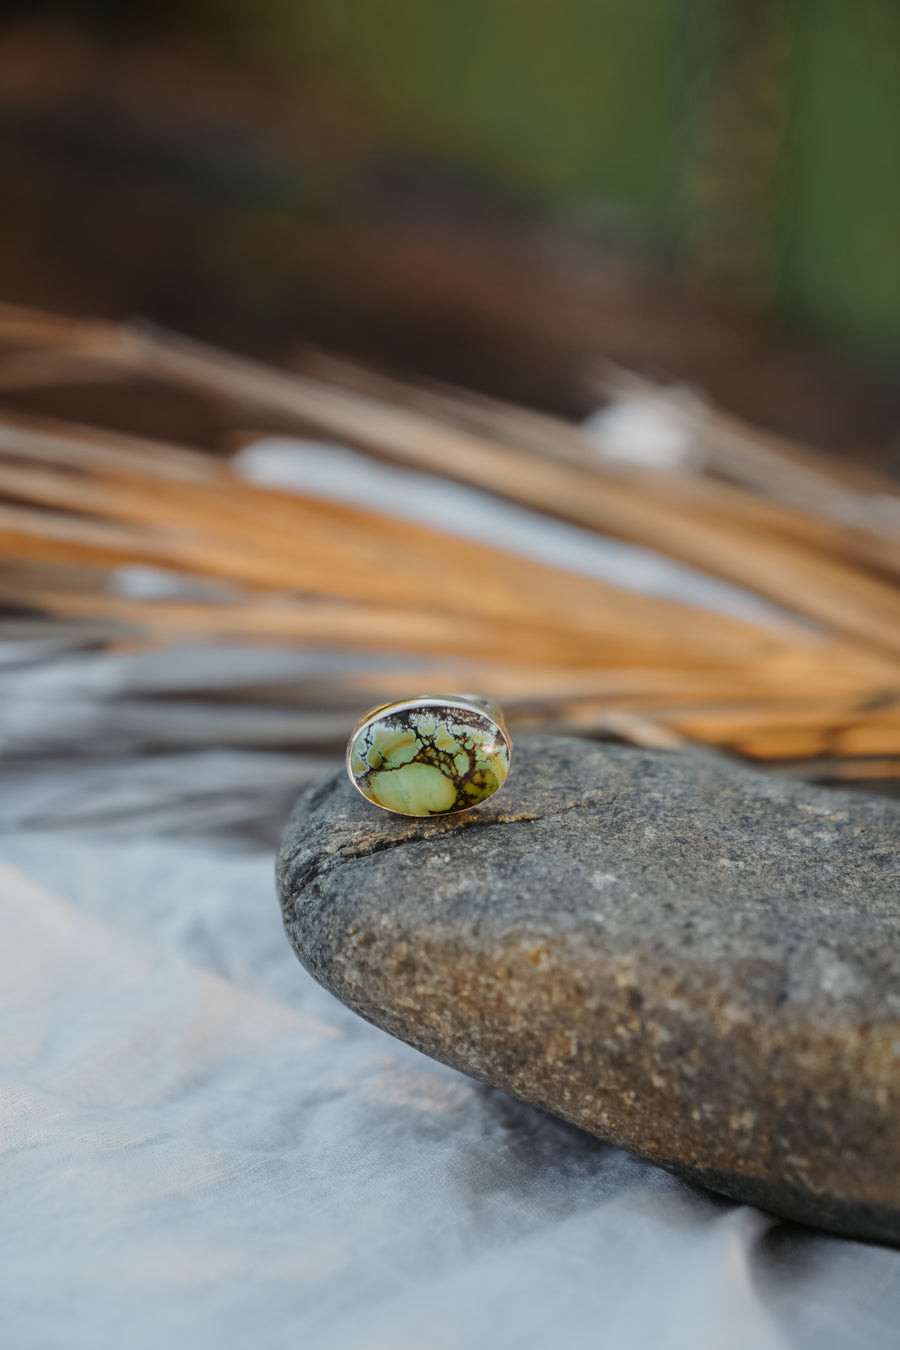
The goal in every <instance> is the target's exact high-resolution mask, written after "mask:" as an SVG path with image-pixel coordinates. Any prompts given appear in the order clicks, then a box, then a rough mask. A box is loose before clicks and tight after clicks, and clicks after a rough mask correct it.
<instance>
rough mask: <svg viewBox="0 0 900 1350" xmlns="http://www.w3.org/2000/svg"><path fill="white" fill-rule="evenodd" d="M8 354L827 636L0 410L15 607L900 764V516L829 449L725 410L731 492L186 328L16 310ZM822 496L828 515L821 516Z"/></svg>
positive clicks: (35, 379)
mask: <svg viewBox="0 0 900 1350" xmlns="http://www.w3.org/2000/svg"><path fill="white" fill-rule="evenodd" d="M3 352H5V353H6V354H5V355H2V356H0V387H6V388H8V389H11V390H12V389H15V388H22V387H25V386H26V385H30V386H31V387H32V388H35V387H39V386H40V385H41V384H46V383H53V382H58V381H60V380H71V379H73V378H77V379H83V380H89V381H91V382H96V383H102V382H103V381H105V380H108V379H110V378H114V379H120V380H132V379H135V378H137V379H141V380H145V379H152V380H154V381H156V382H160V383H162V384H165V383H169V384H171V385H177V386H181V387H186V388H188V389H192V390H194V391H198V392H200V393H202V394H203V395H204V396H206V397H215V398H216V399H218V400H219V401H220V403H221V404H222V405H223V406H226V407H228V408H230V409H231V414H232V421H233V423H234V424H235V435H236V433H237V426H238V424H239V419H240V420H243V421H244V422H246V418H247V416H248V415H249V416H251V417H259V418H261V419H262V420H263V421H264V422H265V424H266V425H269V426H272V425H274V426H276V427H280V428H281V429H283V430H288V431H294V432H296V431H302V432H308V431H309V430H315V431H316V432H318V433H319V434H322V433H325V434H326V435H328V436H330V437H332V438H335V439H339V440H342V441H345V442H349V443H351V444H355V445H357V446H359V447H361V448H363V449H364V450H367V451H368V452H370V453H375V454H378V455H380V456H383V457H385V458H388V459H391V460H394V461H398V462H400V463H404V464H406V465H408V466H409V467H412V468H415V469H420V470H422V469H424V470H427V471H429V472H432V473H438V474H442V475H444V476H448V477H453V478H456V479H459V480H462V481H464V482H467V483H470V484H472V485H474V486H476V487H479V488H482V489H486V490H488V491H490V492H493V493H495V494H496V495H500V496H503V497H506V498H507V499H510V500H516V501H519V502H523V503H525V504H527V505H529V506H531V507H532V508H534V509H537V510H540V511H543V512H545V513H550V514H554V515H558V516H561V517H563V518H566V519H569V520H574V521H577V522H578V523H580V524H582V525H587V526H588V527H589V528H593V529H600V530H603V531H605V532H608V533H611V534H614V535H618V536H620V537H623V538H628V539H631V540H634V541H635V542H638V543H642V544H646V545H649V546H651V547H653V548H655V549H657V550H661V551H664V552H669V553H670V554H671V555H672V556H673V557H677V558H679V559H681V560H682V561H687V562H690V563H693V564H695V565H700V566H701V567H702V568H703V570H705V571H708V572H711V573H713V574H714V575H718V576H720V577H724V578H726V579H729V580H731V581H737V582H738V583H739V584H742V585H744V586H745V587H746V588H747V589H750V590H753V591H755V592H756V593H758V594H760V595H764V596H767V597H768V598H770V599H775V600H776V601H778V602H779V603H781V604H782V605H784V606H786V607H787V608H788V609H792V610H793V611H794V612H796V613H797V614H801V615H804V616H807V617H812V618H814V619H816V620H817V621H818V622H819V623H821V624H824V625H825V629H826V631H825V632H819V633H816V632H813V631H810V630H809V629H808V628H807V627H805V626H803V625H802V624H800V623H795V622H792V621H791V620H790V619H788V618H786V619H785V622H784V623H783V624H781V625H780V626H778V627H776V628H774V629H773V631H771V632H763V631H762V630H761V629H759V628H757V627H755V626H752V625H750V624H748V623H742V622H739V621H737V620H733V619H727V618H723V617H722V616H718V615H713V614H709V613H706V612H705V611H700V610H696V609H693V608H690V607H687V606H684V605H680V604H676V603H672V602H668V601H662V600H656V599H651V598H648V597H645V596H637V595H633V594H628V593H626V592H624V591H621V590H618V589H617V588H615V587H611V586H606V585H603V584H602V583H599V582H595V581H592V580H589V579H586V578H584V577H580V576H575V575H573V574H571V573H569V572H566V571H563V570H560V569H556V568H552V567H548V566H545V565H543V564H540V563H536V562H531V561H527V560H524V559H520V558H516V557H512V556H511V555H509V554H507V553H506V552H504V551H503V550H502V549H497V548H492V547H491V546H490V545H489V543H484V544H477V545H476V544H473V543H469V542H467V541H464V540H460V539H459V538H457V537H454V536H451V535H444V534H441V533H440V532H438V531H434V530H429V529H426V528H424V527H421V526H417V525H414V524H411V523H409V522H406V521H400V520H396V519H389V518H387V517H385V516H382V515H379V514H377V513H374V512H369V511H363V510H360V509H358V508H355V507H349V506H346V505H342V504H339V503H336V502H324V501H321V500H318V499H313V498H308V497H302V496H297V495H294V494H284V493H280V492H276V491H273V490H271V489H266V488H260V487H255V486H252V485H250V484H247V483H245V482H242V481H240V480H238V479H237V478H235V477H234V476H233V475H232V474H231V472H230V470H229V468H228V465H227V463H226V462H223V460H222V458H221V457H220V456H217V455H215V454H210V453H205V452H200V451H197V450H194V449H188V448H183V447H177V446H171V445H169V444H168V443H158V442H148V441H146V440H142V439H141V438H139V437H136V436H133V435H124V434H120V433H116V432H110V431H100V430H97V429H95V428H88V427H78V426H73V425H70V424H68V423H60V422H58V421H57V422H53V421H51V420H49V419H42V418H39V417H34V416H31V417H28V416H24V415H22V414H18V413H17V414H14V415H13V414H10V415H3V416H0V497H5V499H6V500H5V503H0V559H4V560H5V562H4V564H3V572H2V575H0V599H5V600H6V602H7V603H8V604H10V605H17V606H20V607H29V608H30V609H32V610H33V611H36V612H40V611H44V612H47V613H51V614H54V615H56V616H58V619H59V622H60V625H61V627H62V626H65V625H68V628H67V629H66V631H68V632H76V633H77V632H87V631H92V632H100V633H105V634H108V635H111V637H112V638H113V639H114V640H118V641H121V640H123V639H124V640H133V639H138V638H139V639H140V640H141V641H143V642H147V641H150V642H165V641H183V640H188V639H189V640H194V641H196V640H197V639H198V638H199V639H202V640H209V641H214V642H223V641H236V640H240V641H252V642H263V643H271V642H280V643H282V642H289V643H302V644H305V645H313V646H318V647H323V648H328V649H332V648H333V649H335V650H352V651H355V652H359V653H360V654H362V653H365V652H370V653H385V654H394V655H397V654H399V653H403V654H404V660H405V662H406V664H405V665H404V667H403V668H402V670H398V671H397V672H395V673H394V674H393V675H392V674H391V672H390V671H387V670H386V669H385V668H383V667H382V668H380V669H378V670H376V669H368V670H367V669H365V668H362V669H359V670H354V671H350V672H347V671H342V672H341V673H340V675H337V676H336V677H335V679H334V680H332V681H329V684H328V689H327V690H326V691H323V689H322V686H321V681H319V683H318V684H317V683H316V681H315V680H312V681H309V682H307V683H306V684H303V685H299V686H297V687H295V688H294V689H292V690H290V691H288V694H287V697H288V700H289V701H296V700H298V699H300V700H302V699H304V698H310V697H312V696H313V695H315V696H316V697H326V696H327V697H335V696H341V691H342V690H343V691H344V695H343V696H346V697H348V698H354V697H355V696H356V693H355V692H354V691H356V692H357V693H358V692H359V691H362V690H364V689H368V690H372V691H375V690H377V692H378V693H379V695H380V694H382V693H388V692H390V689H391V687H398V686H399V683H400V682H401V681H402V682H403V685H404V687H406V686H407V683H408V680H409V678H410V670H411V667H410V665H409V662H410V661H413V662H415V661H416V660H424V661H428V662H429V663H430V664H429V668H428V680H427V683H428V685H429V686H430V687H436V684H435V680H434V679H433V678H432V676H436V675H437V674H438V673H439V672H443V673H444V674H445V675H446V678H441V679H440V681H439V682H440V683H441V684H442V685H445V686H446V687H463V686H465V687H481V688H490V689H492V690H493V691H494V692H495V693H496V694H497V695H498V696H500V697H502V698H505V699H509V700H512V703H511V705H510V709H509V711H510V716H511V718H512V719H514V721H515V722H516V724H517V725H523V726H524V725H528V724H529V722H531V723H532V724H535V723H537V724H539V725H541V726H542V727H543V728H544V729H547V728H552V727H553V726H558V727H561V728H567V729H570V730H576V731H580V732H582V734H614V735H622V736H624V737H625V738H626V739H631V740H633V741H635V742H636V743H639V744H648V745H649V744H653V745H670V746H675V745H678V744H681V743H682V741H683V738H684V737H688V738H690V739H693V740H699V741H702V742H705V743H706V744H708V745H712V746H718V747H721V748H723V749H728V750H732V751H737V752H739V753H742V754H745V755H749V756H752V757H756V758H759V759H777V760H784V761H786V762H792V761H794V760H799V759H802V758H804V757H813V756H817V757H820V758H821V757H823V756H825V757H827V760H828V762H829V763H840V764H843V765H844V767H843V768H842V769H841V772H842V773H849V772H850V770H849V769H848V768H847V766H848V765H854V766H855V769H854V772H855V773H856V774H857V776H859V777H867V776H870V777H878V776H884V777H888V776H891V774H892V773H893V767H892V766H894V765H895V764H896V763H897V759H896V758H892V756H893V757H897V756H900V713H898V704H897V698H898V693H897V691H898V689H900V664H898V659H897V657H898V654H900V598H898V594H897V591H896V589H895V588H893V587H892V586H891V585H890V584H889V583H888V581H887V580H886V577H887V576H888V575H890V573H891V571H892V570H893V569H894V568H895V566H896V564H897V559H898V554H897V547H896V536H894V535H892V534H891V531H890V529H887V528H886V527H885V522H887V523H888V524H889V523H890V520H891V519H892V517H891V513H890V510H887V511H882V512H881V514H880V515H879V516H878V520H877V522H875V523H874V525H873V528H871V529H869V528H867V527H866V521H865V520H864V519H863V520H860V518H859V510H858V506H859V502H860V501H861V500H863V499H864V498H865V494H866V493H868V494H872V493H876V492H877V493H880V494H881V495H882V496H884V497H885V498H886V499H890V501H893V502H896V498H895V497H892V496H891V489H890V487H889V486H885V485H884V484H882V483H881V480H878V479H877V478H873V477H872V476H871V475H869V476H867V475H866V474H865V473H864V474H862V475H859V474H853V473H850V474H849V476H848V477H847V481H846V482H845V481H844V477H843V474H844V471H843V470H841V471H840V472H833V471H832V469H831V467H830V463H829V462H827V461H826V460H825V457H823V456H816V455H815V454H813V453H812V452H805V451H803V450H802V448H795V447H792V446H790V445H788V444H787V443H781V442H778V440H777V438H767V437H764V436H762V435H761V434H759V435H757V434H756V433H755V432H754V431H753V429H747V428H743V426H742V424H740V423H738V422H737V421H736V419H728V418H727V417H725V418H723V420H721V421H719V420H716V418H717V415H713V414H709V415H708V416H706V417H705V418H704V419H703V422H702V425H701V426H700V427H698V428H697V434H698V435H701V434H703V435H706V436H707V437H712V438H713V440H714V441H715V446H716V449H715V455H717V456H718V458H717V459H716V460H715V465H716V469H717V471H723V472H725V471H726V470H727V473H728V475H729V476H730V477H731V478H732V479H733V481H732V482H728V483H726V482H720V481H717V480H716V479H713V478H708V477H703V476H702V475H700V476H697V475H686V474H685V475H679V474H673V473H666V474H651V473H647V472H643V473H635V472H633V471H628V470H623V469H622V468H621V467H620V466H615V465H610V464H605V463H603V461H597V459H596V457H595V456H594V452H593V451H592V449H591V447H590V445H589V443H588V442H587V440H586V438H585V437H584V436H583V435H582V433H581V432H580V431H579V430H578V428H576V427H572V426H569V425H568V424H566V423H562V422H559V421H558V420H557V419H554V418H549V417H546V416H544V415H542V414H536V413H532V412H529V411H527V410H524V409H515V408H509V407H508V406H507V405H503V404H500V403H497V402H496V401H493V400H486V399H480V398H476V397H475V396H471V395H464V394H460V393H459V392H458V391H450V390H443V389H434V388H432V389H425V390H422V389H418V388H415V387H412V386H406V385H402V384H400V383H399V382H397V381H388V380H385V379H384V377H381V376H375V375H372V374H371V373H369V372H360V371H358V370H356V369H355V368H348V367H346V366H343V365H335V364H332V366H331V369H330V372H329V366H328V363H327V362H325V361H323V359H322V358H316V364H315V366H314V369H315V370H317V371H318V374H317V375H315V376H311V375H309V374H305V375H291V374H288V373H286V372H282V371H276V370H269V369H267V368H265V367H260V366H258V365H255V364H254V363H252V362H247V361H243V360H241V359H240V358H236V357H231V356H227V355H225V354H220V353H216V352H214V351H211V350H209V349H207V348H203V347H199V346H198V345H197V344H193V343H189V342H186V341H184V340H182V339H175V338H170V337H169V336H167V335H166V336H162V335H155V334H153V333H149V332H145V331H136V330H128V329H117V328H114V327H112V326H110V325H107V324H102V323H100V324H84V323H79V322H77V321H74V320H60V319H56V318H55V317H54V316H47V315H37V314H31V313H28V312H27V311H22V310H12V309H10V308H8V307H7V308H0V353H3ZM710 428H712V430H710ZM726 461H727V463H726ZM773 463H774V466H775V467H774V468H773V467H772V466H773ZM728 466H730V467H728ZM770 471H771V480H772V491H771V493H770V494H769V495H768V496H767V495H766V494H765V493H762V492H761V491H760V489H761V487H762V479H763V478H764V477H765V475H766V474H769V473H770ZM755 480H760V481H755ZM798 484H799V486H798ZM804 485H805V486H806V487H807V488H809V489H810V491H812V490H813V488H814V489H815V491H814V497H815V500H816V501H822V502H824V503H825V506H824V509H823V510H822V511H821V512H819V511H813V510H801V509H800V508H799V507H798V505H797V501H796V500H795V499H796V497H797V496H798V494H799V493H800V492H801V489H802V487H803V486H804ZM854 494H855V495H854ZM771 497H774V498H776V499H777V500H771V499H770V498H771ZM848 503H849V504H848ZM135 562H138V563H144V564H149V565H151V566H153V567H156V568H163V569H168V570H169V571H170V572H171V573H174V574H178V575H183V576H184V577H185V579H186V581H188V582H190V578H191V577H193V578H194V579H195V580H197V581H198V583H199V582H201V581H202V579H203V578H206V579H207V583H206V584H216V585H219V586H220V587H221V585H222V584H223V583H224V584H225V590H224V591H221V590H220V592H218V593H217V594H216V596H215V598H210V599H209V601H208V602H207V601H204V600H197V599H196V598H193V597H189V598H185V599H174V598H173V599H169V598H166V597H165V596H162V597H157V598H156V599H143V600H137V599H135V598H133V597H131V596H129V595H128V594H124V593H121V588H119V589H118V590H117V589H116V587H115V586H113V588H112V589H111V588H110V584H109V582H110V577H111V576H114V574H115V570H116V568H118V567H120V566H121V565H123V564H128V563H135ZM190 584H194V583H193V582H191V583H190ZM0 632H2V629H0ZM435 662H436V663H437V664H436V665H435ZM423 682H425V681H424V667H423ZM316 690H318V691H319V692H318V693H317V694H316V692H315V691H316ZM257 697H259V698H261V699H263V700H264V701H265V700H266V699H268V700H270V701H271V699H272V697H273V691H272V690H269V691H262V692H259V693H258V695H257Z"/></svg>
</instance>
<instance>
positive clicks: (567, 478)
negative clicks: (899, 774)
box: [0, 314, 900, 654]
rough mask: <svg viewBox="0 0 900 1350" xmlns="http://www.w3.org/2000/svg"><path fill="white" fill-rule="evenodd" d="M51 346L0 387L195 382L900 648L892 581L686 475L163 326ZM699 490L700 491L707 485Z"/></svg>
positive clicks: (105, 332)
mask: <svg viewBox="0 0 900 1350" xmlns="http://www.w3.org/2000/svg"><path fill="white" fill-rule="evenodd" d="M0 319H2V314H0ZM61 347H62V350H61V351H51V352H49V353H47V354H45V355H44V356H43V357H41V356H40V354H39V355H38V358H34V357H29V358H22V360H20V361H19V364H18V366H15V365H11V364H10V362H11V358H6V360H5V361H4V362H2V363H0V387H7V388H9V387H14V386H15V384H16V383H17V382H19V383H21V382H22V381H23V380H25V379H26V377H28V370H29V369H30V372H31V374H30V378H31V379H32V381H35V380H40V379H41V378H43V379H47V378H50V377H51V375H53V378H59V373H60V371H62V372H63V373H64V372H65V370H66V369H67V366H66V362H71V360H73V359H74V361H75V363H76V366H77V367H78V368H79V369H80V370H81V371H82V372H83V371H84V367H85V364H88V365H89V364H90V363H91V362H93V363H95V366H96V375H97V377H98V378H100V377H101V376H102V375H103V374H104V373H108V374H111V375H113V376H114V377H116V378H120V379H121V378H126V377H133V376H135V375H140V376H143V377H145V378H153V379H160V380H164V381H170V382H172V383H175V384H177V385H182V386H186V387H188V388H192V389H195V390H202V391H204V392H206V393H207V394H213V395H215V396H217V397H218V398H220V399H222V400H224V401H225V402H226V403H230V404H231V405H232V406H234V407H235V408H237V409H243V410H246V411H249V412H251V413H256V414H263V415H266V416H279V417H281V418H283V419H285V420H286V421H287V422H288V424H289V425H292V426H294V427H298V428H302V429H310V428H314V429H316V430H317V431H318V432H319V433H326V434H327V435H329V436H332V437H336V438H338V439H341V440H344V441H346V442H349V443H351V444H354V445H357V446H360V447H361V448H363V449H365V450H368V451H370V452H374V453H376V454H381V455H384V456H386V457H387V458H390V459H393V460H397V461H399V462H402V463H405V464H407V465H409V466H412V467H416V468H425V469H428V470H429V471H430V472H434V473H438V474H443V475H445V476H451V477H454V478H457V479H460V480H462V481H464V482H467V483H470V484H472V485H474V486H477V487H480V488H483V489H485V490H487V491H490V492H493V493H495V494H497V495H501V496H506V497H508V498H511V499H513V500H516V501H519V502H521V503H524V504H525V505H528V506H531V507H534V508H536V509H538V510H542V511H545V512H549V513H551V514H554V515H558V516H560V517H562V518H564V519H568V520H572V521H574V522H576V523H578V524H581V525H586V526H588V527H589V528H591V529H596V530H600V531H603V532H606V533H609V534H613V535H616V536H618V537H621V538H625V539H629V540H632V541H634V542H637V543H641V544H645V545H648V546H650V547H654V548H657V549H661V550H662V551H663V552H666V553H669V554H670V555H671V556H672V557H675V558H678V559H679V560H680V561H682V562H687V563H689V564H691V565H692V566H696V567H699V568H701V569H702V570H704V571H707V572H710V573H712V574H713V575H717V576H720V577H722V578H724V579H726V580H728V581H731V582H733V583H736V584H738V585H741V586H744V587H745V588H747V589H750V590H753V591H755V592H756V593H757V594H759V595H763V596H765V597H766V598H768V599H770V600H773V601H775V602H776V603H777V604H780V605H782V606H783V607H784V608H786V609H788V610H792V611H794V612H796V613H799V614H804V615H806V616H808V617H810V618H813V619H815V620H817V621H818V622H821V623H824V624H827V625H828V626H829V627H830V628H833V629H836V630H838V631H841V632H844V633H846V634H847V635H849V636H852V637H855V638H857V639H858V640H861V641H863V642H865V643H868V644H872V645H875V646H878V647H881V648H883V649H884V650H886V651H890V652H893V653H896V654H900V597H898V594H897V592H896V590H895V589H894V588H893V587H891V586H890V585H888V584H886V583H885V582H882V581H881V580H879V579H878V578H877V577H876V576H874V575H871V574H866V573H864V572H862V571H860V570H859V569H858V568H855V567H853V566H851V565H849V564H848V563H845V562H843V561H842V560H841V559H840V557H835V556H830V555H827V554H825V553H821V552H815V551H813V550H811V549H810V548H808V547H804V546H802V545H801V544H798V543H796V542H794V541H793V540H792V539H790V538H789V537H785V536H783V535H781V534H780V533H779V532H778V531H777V530H773V531H772V533H771V535H770V536H768V537H767V540H766V547H765V549H760V548H759V542H760V541H759V532H760V527H759V525H758V524H757V525H756V526H754V527H750V528H748V526H747V524H746V522H741V521H740V520H738V519H736V518H735V515H734V512H732V513H731V516H730V517H729V515H728V514H727V513H726V514H725V515H724V518H723V515H722V512H721V511H720V510H718V509H717V510H713V509H712V507H711V505H710V503H709V502H708V501H706V503H705V505H700V506H697V505H695V506H694V507H693V508H689V507H688V505H687V503H686V501H685V496H686V495H687V494H688V493H689V492H690V488H689V487H688V486H687V485H688V484H689V483H690V482H691V480H689V479H686V478H685V479H681V480H679V484H678V492H679V494H680V496H679V500H678V503H677V504H678V507H679V509H678V510H673V502H672V500H671V494H672V492H673V491H674V490H675V487H674V484H673V483H672V482H671V481H669V480H668V479H667V480H666V481H665V482H663V483H662V484H661V485H660V486H657V488H656V489H655V491H653V490H651V487H650V481H649V480H648V476H647V475H646V474H645V475H642V476H640V477H638V478H637V479H636V480H634V481H631V480H630V479H629V478H626V477H625V476H622V475H619V474H616V475H611V474H609V473H606V474H605V475H604V474H603V473H602V472H601V470H599V469H598V468H597V467H596V466H593V467H591V468H585V467H583V466H580V465H574V464H568V463H564V462H560V461H555V462H551V461H548V460H547V459H544V458H540V457H538V456H536V455H534V454H531V453H529V452H526V451H522V450H519V449H516V448H515V447H511V446H509V445H504V444H501V443H499V442H496V441H493V440H491V439H489V438H487V437H485V436H483V435H473V434H471V433H466V432H463V431H461V430H459V429H458V428H456V427H453V426H449V425H447V424H442V423H440V422H437V421H435V420H432V419H429V418H427V417H425V416H423V415H422V414H419V413H416V412H414V411H410V410H408V409H406V408H403V407H396V406H388V405H386V404H384V403H382V402H379V401H378V400H376V399H374V398H371V397H367V396H364V395H360V394H356V393H353V392H352V391H345V390H340V389H335V388H333V387H329V386H326V385H324V384H323V383H321V382H317V381H314V380H311V379H309V378H308V377H303V376H296V375H291V374H288V373H286V372H282V371H276V370H272V369H269V368H266V367H263V366H259V365H257V364H255V363H253V362H250V361H246V360H244V359H242V358H239V357H233V356H230V355H223V354H221V353H217V352H214V351H210V350H209V349H207V348H205V347H203V346H202V345H200V344H197V343H194V342H190V341H187V340H185V339H181V338H173V337H170V336H168V335H167V336H165V337H160V336H156V335H154V334H152V333H150V332H147V331H143V330H142V331H137V330H129V329H116V328H113V327H111V326H106V327H105V326H103V325H86V326H85V327H84V328H83V329H78V327H77V325H75V326H73V327H72V328H71V329H70V330H69V337H68V346H67V345H66V344H65V343H61ZM42 359H43V361H44V366H43V372H42V370H41V360H42ZM23 360H25V361H27V360H30V361H31V366H30V367H28V368H23V364H22V361H23ZM54 371H55V372H56V373H55V374H53V372H54ZM702 490H703V493H704V494H705V496H706V497H707V498H708V496H709V492H710V488H709V483H708V482H707V483H705V484H704V486H703V489H702ZM732 491H734V490H732ZM773 509H774V510H775V511H777V512H780V511H781V508H773Z"/></svg>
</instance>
